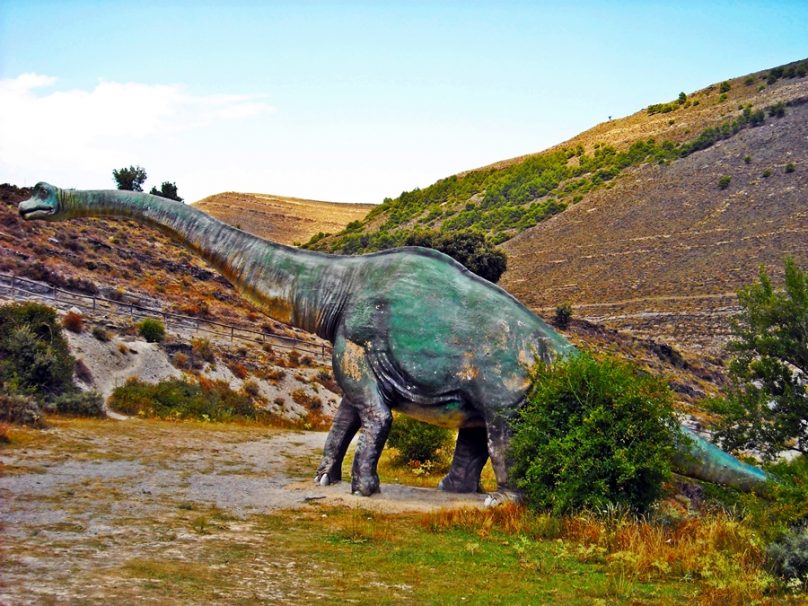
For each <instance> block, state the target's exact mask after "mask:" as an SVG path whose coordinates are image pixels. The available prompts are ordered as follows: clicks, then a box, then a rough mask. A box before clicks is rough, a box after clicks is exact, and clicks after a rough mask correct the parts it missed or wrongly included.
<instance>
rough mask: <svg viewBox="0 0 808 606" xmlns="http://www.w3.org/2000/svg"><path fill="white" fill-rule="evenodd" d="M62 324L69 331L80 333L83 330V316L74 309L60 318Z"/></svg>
mask: <svg viewBox="0 0 808 606" xmlns="http://www.w3.org/2000/svg"><path fill="white" fill-rule="evenodd" d="M62 326H64V327H65V328H66V329H67V330H69V331H70V332H74V333H76V334H81V333H82V332H84V318H83V317H82V315H81V314H79V313H76V312H75V311H69V312H67V313H66V314H65V316H64V318H62Z"/></svg>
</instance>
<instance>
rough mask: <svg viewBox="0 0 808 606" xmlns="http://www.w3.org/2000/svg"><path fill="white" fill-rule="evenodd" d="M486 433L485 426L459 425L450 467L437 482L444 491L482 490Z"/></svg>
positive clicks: (486, 456)
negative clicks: (481, 478)
mask: <svg viewBox="0 0 808 606" xmlns="http://www.w3.org/2000/svg"><path fill="white" fill-rule="evenodd" d="M487 441H488V435H487V433H486V431H485V427H461V428H460V431H458V433H457V444H456V446H455V451H454V457H453V458H452V468H451V469H450V470H449V473H448V474H446V476H445V477H444V478H443V479H442V480H441V481H440V483H439V484H438V489H439V490H445V491H446V492H482V488H481V486H480V473H481V472H482V470H483V467H484V466H485V462H486V461H487V460H488V444H487Z"/></svg>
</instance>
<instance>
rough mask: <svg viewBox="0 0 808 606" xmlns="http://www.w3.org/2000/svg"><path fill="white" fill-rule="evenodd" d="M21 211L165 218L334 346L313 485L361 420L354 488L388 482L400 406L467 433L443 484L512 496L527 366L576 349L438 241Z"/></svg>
mask: <svg viewBox="0 0 808 606" xmlns="http://www.w3.org/2000/svg"><path fill="white" fill-rule="evenodd" d="M20 213H21V214H22V216H23V217H24V218H26V219H45V220H63V219H69V218H74V217H83V216H100V217H122V218H131V219H134V220H137V221H140V222H143V223H147V224H150V225H153V226H156V227H158V228H159V229H161V230H163V231H165V232H168V233H169V234H171V235H173V236H175V237H176V238H178V239H179V240H181V241H182V242H184V243H185V244H186V245H187V246H189V247H190V248H192V249H193V250H195V251H197V252H199V253H200V254H201V256H202V257H203V258H205V259H206V260H207V261H208V262H209V263H210V264H211V265H213V266H214V267H215V268H217V269H218V270H219V271H221V272H222V274H223V275H224V276H225V277H227V278H228V279H229V280H230V282H232V283H233V284H234V286H235V287H236V288H237V289H238V290H239V291H240V292H241V294H242V295H243V296H245V298H247V299H248V300H250V301H251V302H252V303H253V304H254V305H255V306H256V307H258V308H259V309H260V310H262V311H263V312H264V313H266V314H267V315H269V316H271V317H273V318H275V319H277V320H280V321H283V322H286V323H288V324H291V325H293V326H297V327H299V328H302V329H304V330H307V331H310V332H314V333H316V334H318V335H319V336H321V337H323V338H325V339H327V340H329V341H331V342H332V343H333V367H334V374H335V377H336V380H337V382H338V383H339V385H340V387H341V388H342V390H343V392H344V398H343V400H342V402H341V403H340V406H339V408H338V410H337V413H336V415H335V418H334V422H333V425H332V428H331V431H330V432H329V435H328V438H327V440H326V445H325V449H324V453H323V458H322V461H321V463H320V465H319V467H318V469H317V472H316V478H315V479H316V481H317V482H320V483H321V484H329V483H332V482H337V481H339V480H341V467H342V460H343V458H344V456H345V453H346V451H347V449H348V445H349V444H350V442H351V440H352V438H353V437H354V435H355V434H356V433H357V431H358V430H359V429H360V428H361V430H362V431H361V433H360V438H359V443H358V447H357V450H356V455H355V457H354V461H353V468H352V481H351V487H352V490H353V491H354V492H358V493H360V494H363V495H370V494H373V493H375V492H377V491H378V490H379V479H378V475H377V473H376V466H377V463H378V459H379V455H380V454H381V450H382V448H383V446H384V443H385V441H386V439H387V434H388V432H389V429H390V424H391V422H392V414H391V410H400V411H401V412H403V413H406V414H409V415H411V416H414V417H416V418H419V419H421V420H424V421H428V422H432V423H435V424H439V425H444V426H448V427H456V428H458V429H459V431H458V440H457V445H456V448H455V454H454V459H453V463H452V467H451V470H450V471H449V473H448V474H447V476H446V477H445V478H443V480H442V481H441V483H440V485H439V486H440V488H442V489H444V490H449V491H455V492H472V491H476V490H478V486H479V478H480V472H481V470H482V468H483V465H484V464H485V462H486V460H487V459H488V458H489V456H490V458H491V461H492V465H493V468H494V472H495V474H496V477H497V484H498V488H499V490H500V491H503V492H505V491H508V490H509V488H510V484H509V481H508V462H507V459H506V453H507V446H508V439H509V437H510V431H509V420H510V419H511V418H512V417H513V415H514V414H515V413H516V412H517V410H518V409H519V407H520V406H521V404H522V403H523V401H524V399H525V397H526V394H527V391H528V389H529V387H530V368H531V366H532V365H533V364H534V363H535V362H536V361H537V359H541V360H543V361H545V362H551V361H552V360H553V359H554V358H555V357H557V356H564V355H568V354H570V353H572V352H574V351H575V348H574V347H573V346H572V345H571V344H570V343H569V342H567V341H566V340H565V339H564V338H563V337H561V336H560V335H558V334H557V333H556V332H554V331H553V330H552V329H551V328H550V327H549V326H547V325H546V324H545V323H544V322H543V321H542V320H541V319H540V318H538V317H537V316H536V315H534V314H533V313H532V312H530V311H529V310H528V309H527V308H526V307H524V306H523V305H522V304H521V303H519V302H518V301H517V300H516V299H515V298H513V297H512V296H511V295H509V294H508V293H507V292H505V291H504V290H502V289H501V288H499V287H497V286H495V285H493V284H491V283H490V282H487V281H486V280H484V279H482V278H480V277H478V276H476V275H474V274H472V273H471V272H469V271H468V270H467V269H465V268H464V267H463V266H462V265H460V264H459V263H457V262H456V261H454V260H453V259H451V258H450V257H448V256H446V255H444V254H442V253H440V252H437V251H434V250H430V249H423V248H418V247H408V248H401V249H395V250H391V251H385V252H381V253H375V254H370V255H364V256H359V257H350V256H337V255H326V254H323V253H318V252H312V251H305V250H299V249H294V248H290V247H286V246H283V245H279V244H275V243H272V242H268V241H265V240H262V239H260V238H257V237H255V236H252V235H250V234H247V233H245V232H242V231H240V230H238V229H235V228H233V227H230V226H228V225H225V224H224V223H221V222H219V221H217V220H215V219H213V218H211V217H209V216H208V215H206V214H204V213H202V212H200V211H197V210H196V209H194V208H192V207H189V206H186V205H184V204H181V203H177V202H173V201H170V200H166V199H164V198H159V197H156V196H151V195H147V194H142V193H135V192H124V191H116V190H113V191H103V190H97V191H75V190H61V189H58V188H55V187H53V186H51V185H47V184H44V183H40V184H38V185H37V186H36V187H35V188H34V192H33V196H32V198H31V199H30V200H27V201H25V202H23V203H21V204H20ZM699 452H701V451H699ZM719 452H720V451H719ZM722 454H723V453H722ZM727 456H728V455H727ZM730 459H731V457H730ZM732 460H733V461H735V459H732ZM696 467H698V466H696ZM699 470H701V467H699V469H696V470H695V472H694V473H695V475H698V473H700V471H699ZM710 473H712V472H710V470H709V469H708V471H707V475H709V474H710ZM741 475H743V477H744V478H746V477H747V476H746V475H744V474H743V473H741ZM747 475H748V474H747ZM705 479H710V478H709V477H708V478H705Z"/></svg>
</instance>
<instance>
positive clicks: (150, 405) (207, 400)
mask: <svg viewBox="0 0 808 606" xmlns="http://www.w3.org/2000/svg"><path fill="white" fill-rule="evenodd" d="M108 404H109V407H110V408H111V409H113V410H116V411H118V412H122V413H124V414H129V415H138V416H146V417H161V418H170V419H200V420H206V421H227V420H230V419H233V418H234V417H240V418H246V419H251V420H255V419H256V410H255V406H254V405H253V403H252V401H251V400H250V398H249V397H248V396H246V395H245V394H240V393H237V392H235V391H233V390H232V389H230V386H229V385H227V383H224V382H221V381H216V382H211V381H204V382H203V383H190V382H188V381H185V380H182V379H169V380H166V381H161V382H159V383H145V382H143V381H139V380H137V379H135V380H130V381H128V382H127V383H126V384H125V385H123V386H121V387H118V388H116V389H115V391H113V392H112V395H111V396H110V397H109V402H108Z"/></svg>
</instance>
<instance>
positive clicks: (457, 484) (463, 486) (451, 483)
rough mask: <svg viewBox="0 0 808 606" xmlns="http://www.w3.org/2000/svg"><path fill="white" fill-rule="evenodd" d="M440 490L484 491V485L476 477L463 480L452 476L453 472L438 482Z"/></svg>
mask: <svg viewBox="0 0 808 606" xmlns="http://www.w3.org/2000/svg"><path fill="white" fill-rule="evenodd" d="M438 490H441V491H443V492H458V493H469V492H483V489H482V487H481V486H480V484H479V482H478V481H477V480H476V479H474V480H472V481H469V480H466V481H462V480H458V479H457V478H454V477H452V476H451V474H449V475H447V476H445V477H444V478H443V479H442V480H441V481H440V482H438Z"/></svg>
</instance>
